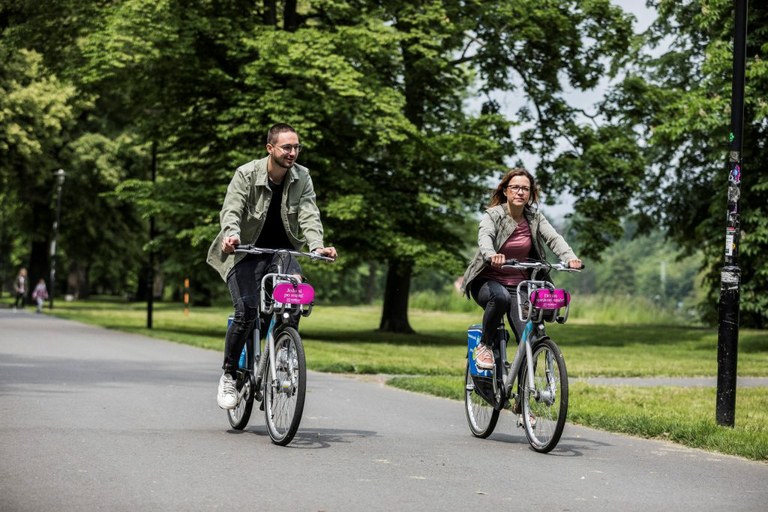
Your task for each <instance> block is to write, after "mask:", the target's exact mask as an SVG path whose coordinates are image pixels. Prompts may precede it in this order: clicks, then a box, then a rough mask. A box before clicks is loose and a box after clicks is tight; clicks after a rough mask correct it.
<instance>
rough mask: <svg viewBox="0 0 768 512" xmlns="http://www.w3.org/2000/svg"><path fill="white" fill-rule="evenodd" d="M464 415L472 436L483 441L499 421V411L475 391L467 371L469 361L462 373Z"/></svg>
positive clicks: (470, 375)
mask: <svg viewBox="0 0 768 512" xmlns="http://www.w3.org/2000/svg"><path fill="white" fill-rule="evenodd" d="M464 376H465V379H464V413H465V414H466V416H467V424H469V431H470V432H472V435H473V436H475V437H479V438H481V439H485V438H486V437H488V436H490V435H491V434H492V433H493V429H495V428H496V422H498V421H499V410H498V409H496V408H494V407H493V405H491V404H490V403H488V401H487V400H486V399H485V398H483V397H482V396H481V395H480V393H478V392H477V391H476V390H475V382H474V380H473V379H472V374H471V373H470V371H469V361H467V368H466V370H465V372H464Z"/></svg>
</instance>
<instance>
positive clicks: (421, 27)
mask: <svg viewBox="0 0 768 512" xmlns="http://www.w3.org/2000/svg"><path fill="white" fill-rule="evenodd" d="M729 6H730V3H729V2H725V1H710V2H703V1H687V2H667V1H663V2H659V6H658V8H659V9H660V12H661V13H662V14H663V15H662V16H661V17H660V21H659V22H658V23H657V25H655V26H654V27H653V28H652V30H651V31H650V32H649V33H648V34H645V35H644V37H643V38H641V37H640V36H639V35H633V34H632V28H631V18H630V17H629V16H628V15H627V14H625V13H623V12H622V11H621V10H620V9H619V8H617V7H615V6H613V5H612V4H611V3H610V2H609V1H608V0H567V1H561V2H541V1H539V0H520V1H516V2H509V1H502V0H498V1H483V0H469V1H467V0H418V1H405V0H402V1H401V0H395V1H387V2H383V1H378V0H302V1H295V0H291V1H287V0H286V1H278V0H263V1H261V2H252V1H246V0H154V1H152V2H150V1H148V0H120V1H112V0H93V1H89V2H82V1H80V0H46V1H44V2H39V1H38V0H0V57H2V61H3V64H4V65H3V67H2V68H1V69H0V186H1V187H2V189H1V190H0V220H1V221H2V229H0V274H2V275H0V279H2V280H4V281H7V280H8V279H10V278H12V274H13V273H14V272H15V269H16V267H18V266H19V265H21V264H24V265H26V266H28V267H30V271H31V277H32V279H33V280H36V279H37V278H38V277H40V276H45V275H46V272H47V269H48V266H49V259H50V255H49V245H50V239H51V228H50V226H51V225H52V222H53V215H54V214H53V211H54V208H53V205H54V204H55V197H53V196H54V190H55V187H54V178H53V171H55V170H56V169H58V168H63V169H65V170H66V172H67V178H66V182H65V184H64V188H63V197H62V210H61V211H62V218H61V232H60V235H59V244H58V251H59V258H60V261H61V263H60V266H59V268H60V271H59V276H60V277H61V281H62V282H60V283H57V286H56V288H57V290H63V289H65V288H66V289H67V290H68V291H69V292H70V293H76V294H78V295H80V296H87V295H88V294H89V293H91V292H107V293H120V294H126V295H128V296H130V297H135V298H142V296H143V294H145V293H146V292H147V286H146V281H147V275H148V274H149V268H148V265H149V257H148V254H149V252H150V251H151V252H153V253H154V254H155V255H156V256H157V258H156V260H155V261H156V264H157V269H156V272H155V274H156V275H158V276H160V277H159V278H157V282H156V283H155V290H162V289H163V288H166V289H177V290H178V289H179V288H180V286H181V283H182V282H183V279H184V278H186V277H189V278H191V286H192V297H193V299H194V300H195V301H197V302H199V303H209V302H210V301H211V300H212V299H213V298H216V297H217V296H224V295H225V293H226V289H225V287H224V285H223V283H221V282H220V281H219V280H218V277H217V276H216V274H215V273H214V272H213V271H211V270H210V269H208V268H207V267H206V265H205V263H204V255H205V252H206V250H207V246H208V244H209V243H210V240H211V239H212V238H213V235H214V233H215V232H216V230H217V222H218V218H217V215H218V210H219V207H220V204H221V200H222V198H223V195H224V190H225V188H226V185H227V183H228V181H229V179H230V177H231V175H232V173H233V171H234V169H235V167H237V166H238V165H241V164H243V163H245V162H247V161H249V160H252V159H254V158H260V157H262V156H263V155H264V154H265V152H264V150H263V145H264V140H263V138H264V135H265V132H266V129H267V128H268V127H269V126H270V125H271V124H273V123H274V122H288V123H291V124H293V125H294V126H295V127H296V128H297V130H298V131H299V134H300V136H301V138H302V142H303V143H304V144H305V145H306V147H307V150H306V151H305V152H303V153H302V155H301V163H303V164H304V165H306V166H308V167H309V168H310V170H311V171H312V175H313V179H314V182H315V185H316V189H317V191H318V201H319V203H320V207H321V210H322V212H323V215H324V222H325V225H326V228H327V235H326V239H327V242H328V243H329V244H333V245H336V246H337V247H338V249H339V251H340V253H341V255H342V259H341V260H340V262H339V263H337V264H336V265H335V266H334V267H329V268H322V269H314V268H309V269H308V271H309V273H310V274H313V273H314V275H315V278H316V279H318V280H321V281H322V282H323V283H324V284H325V283H328V286H327V288H330V287H331V284H334V283H335V284H337V286H338V287H339V288H341V289H344V287H345V286H347V285H348V284H350V283H351V286H352V288H355V289H357V290H358V291H359V292H360V295H365V296H366V298H370V297H371V290H372V289H373V287H374V285H377V286H379V287H381V288H383V297H384V306H383V313H382V321H381V326H380V327H381V329H383V330H390V331H402V332H409V331H410V330H411V327H410V325H409V322H408V315H407V311H408V297H409V290H410V287H411V282H412V278H413V277H414V276H415V275H423V271H424V270H425V269H427V270H429V269H438V270H440V271H442V272H445V273H449V274H458V273H460V272H461V269H462V267H463V265H464V264H465V262H466V252H467V246H468V245H471V244H472V243H473V240H472V238H473V236H472V233H473V231H474V230H473V229H467V226H468V225H472V223H473V222H476V217H475V216H476V214H477V212H478V211H479V210H480V209H481V208H482V204H483V203H484V202H485V200H486V199H487V186H488V184H489V183H490V182H493V181H494V180H495V179H497V178H498V176H499V174H500V173H501V172H503V170H504V168H505V162H507V161H509V160H510V159H514V155H515V154H516V153H517V152H518V151H520V150H526V151H529V152H533V153H535V154H537V155H538V156H539V157H540V158H541V166H540V168H539V169H537V170H536V171H537V174H538V175H539V176H540V177H541V181H542V184H543V185H544V186H545V188H551V189H552V190H553V191H555V192H557V191H562V190H568V191H570V192H571V193H573V194H574V196H576V198H577V201H576V211H577V213H578V215H579V217H580V218H582V219H584V221H583V222H581V223H580V224H579V227H578V231H577V234H578V237H579V239H580V241H581V244H582V245H581V246H582V248H583V252H584V255H586V256H591V257H598V256H599V255H600V254H601V253H602V252H603V250H604V249H605V248H606V247H607V246H608V245H610V244H611V243H612V242H613V241H615V240H618V239H620V238H621V236H622V217H623V216H625V215H627V214H630V213H633V212H634V213H638V210H639V209H638V208H636V207H635V206H636V205H642V211H640V213H642V214H643V215H641V216H640V220H638V225H639V226H640V227H641V228H645V227H648V228H650V227H654V226H663V227H665V228H667V229H668V231H669V234H670V236H672V237H674V238H675V239H676V240H677V241H678V243H679V244H680V245H681V246H683V247H684V248H687V249H688V250H689V251H692V250H693V249H695V248H699V247H703V248H704V249H705V251H706V253H707V265H708V266H709V267H710V268H712V269H716V267H717V252H718V251H717V248H719V247H721V246H722V242H721V238H722V237H721V236H719V235H720V234H721V231H722V229H721V228H720V227H718V226H719V224H721V220H722V218H723V215H721V214H720V213H718V212H720V211H724V205H725V202H724V198H723V200H722V201H719V196H718V194H720V193H719V192H718V190H719V188H718V187H719V186H720V185H719V184H720V182H721V181H723V180H724V178H721V177H720V175H721V174H722V173H720V172H719V171H720V168H721V167H722V166H719V165H717V164H713V162H722V161H723V155H724V149H723V146H722V144H719V142H718V141H719V140H720V139H719V138H718V137H720V138H722V133H727V119H728V118H727V116H723V113H724V112H725V111H727V95H726V94H724V93H723V91H726V90H728V84H727V77H728V69H727V67H728V66H727V65H728V59H727V53H728V46H727V45H728V41H729V40H730V36H729V32H728V30H729V17H728V16H729ZM690 13H694V14H695V16H690ZM760 20H765V8H764V7H761V6H757V7H754V8H753V9H752V14H751V18H750V23H751V26H753V27H758V28H756V29H754V30H753V31H752V32H751V34H752V38H751V39H750V54H749V55H750V68H749V75H748V77H749V80H750V85H749V87H750V89H749V91H748V97H749V98H751V99H750V102H749V105H748V116H747V118H748V119H749V123H750V127H749V128H748V129H747V132H746V136H745V140H746V141H747V143H746V144H745V146H748V147H749V149H748V150H747V151H745V159H744V160H745V163H746V164H747V170H748V172H747V173H746V174H745V176H746V179H745V182H744V200H745V202H747V203H749V204H755V205H764V204H765V197H764V196H765V183H763V181H764V180H763V179H762V178H760V177H759V176H760V173H759V166H760V165H765V164H764V162H765V161H767V160H766V159H765V158H761V156H764V155H762V153H760V152H761V151H764V149H765V148H764V147H763V146H760V145H759V144H756V143H754V142H750V141H754V140H763V141H764V139H765V137H764V133H763V132H764V130H765V110H766V108H765V105H764V104H763V103H764V102H763V103H761V102H760V101H761V100H759V98H760V97H761V96H760V92H761V91H765V89H766V87H765V76H766V73H765V71H764V65H763V64H762V61H760V60H759V59H758V58H757V57H758V56H759V54H760V51H761V46H760V44H761V43H760V41H765V39H766V37H765V30H766V29H764V28H761V27H762V26H766V24H765V23H763V24H762V25H760V24H759V21H760ZM664 37H668V38H671V39H672V41H673V44H672V46H671V48H672V50H671V51H670V52H666V53H664V54H663V55H661V56H658V55H654V54H649V53H648V52H647V51H646V50H645V48H647V46H643V44H642V43H643V42H645V43H649V42H650V43H652V42H653V41H655V40H658V39H660V38H664ZM665 41H667V39H665ZM633 45H634V46H633ZM689 61H690V62H692V64H691V65H689ZM620 73H625V74H626V75H625V76H626V78H625V79H624V80H623V81H622V82H621V84H620V86H619V87H617V88H616V89H615V90H614V91H612V93H611V94H610V95H609V96H608V97H607V98H606V101H605V102H603V103H601V104H600V105H598V106H596V112H594V113H592V114H590V115H591V116H592V122H591V124H585V123H584V122H583V119H585V118H584V115H583V114H584V113H583V112H582V111H581V110H580V109H578V108H576V107H574V106H573V105H571V104H569V102H568V93H569V92H572V91H574V90H590V89H592V88H594V87H595V86H596V85H597V84H598V83H600V82H601V80H605V79H607V78H611V77H617V76H619V74H620ZM500 94H512V95H516V96H517V97H519V98H520V99H521V104H523V105H524V106H523V108H522V109H520V110H519V111H517V112H508V111H505V110H504V109H503V108H502V107H501V105H500V103H499V102H498V101H497V98H498V97H499V95H500ZM764 96H765V95H764V94H763V97H764ZM470 103H471V104H472V105H479V108H476V109H473V108H469V105H470ZM516 127H517V128H519V129H517V130H515V129H514V128H516ZM520 129H522V132H521V131H520ZM723 129H724V130H725V131H722V130H723ZM718 133H719V134H720V135H718ZM761 136H762V139H761V138H760V137H761ZM564 141H566V145H568V144H570V147H566V148H565V150H564V149H563V148H564ZM761 144H762V143H761ZM670 162H673V163H674V165H670ZM752 162H753V163H752ZM750 165H754V168H755V169H756V171H755V172H754V173H751V174H750V173H749V170H750V167H749V166H750ZM723 176H724V175H723ZM761 180H762V181H761ZM713 197H714V200H712V198H713ZM760 199H763V201H762V202H761V203H760V202H758V201H759V200H760ZM721 203H722V204H721ZM759 208H760V207H756V208H755V210H754V214H753V213H752V212H749V213H746V214H745V215H744V217H743V226H744V229H745V237H744V238H743V241H744V247H743V249H742V254H743V257H744V258H745V265H744V267H745V273H744V282H745V291H746V293H745V297H746V298H747V300H748V301H750V303H752V304H754V305H755V306H754V307H753V309H750V310H749V311H751V312H752V314H753V316H752V317H750V318H751V319H752V321H755V322H757V323H759V321H760V320H759V319H760V318H762V317H760V314H763V315H764V313H759V312H758V311H763V312H764V311H765V310H766V308H765V307H764V306H763V307H762V309H761V310H760V309H759V307H760V304H762V302H760V301H761V300H768V299H762V298H760V297H759V296H758V295H757V293H756V290H758V289H760V288H759V286H763V289H764V288H765V281H766V279H768V276H766V274H765V273H766V272H768V270H766V265H765V264H764V263H765V262H764V260H763V259H761V258H764V256H763V254H764V252H765V251H764V250H762V248H764V246H765V244H766V242H768V235H766V234H765V233H764V231H765V230H766V227H765V224H764V221H759V219H760V218H761V217H760V215H758V214H759V213H761V212H760V211H759ZM762 218H765V216H764V215H763V216H762ZM150 220H152V221H153V225H154V227H155V229H154V230H153V232H152V233H150V228H149V225H150ZM761 222H763V224H761ZM383 272H385V274H384V275H385V278H384V279H383V282H379V280H378V276H379V275H380V274H381V273H383ZM163 280H164V282H163ZM65 281H66V282H65ZM328 293H332V292H331V291H330V290H329V292H328ZM747 300H745V302H747Z"/></svg>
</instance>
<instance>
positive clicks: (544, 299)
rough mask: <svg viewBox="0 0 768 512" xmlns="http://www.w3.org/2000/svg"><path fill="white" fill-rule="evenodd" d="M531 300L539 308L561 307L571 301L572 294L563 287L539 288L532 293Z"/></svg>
mask: <svg viewBox="0 0 768 512" xmlns="http://www.w3.org/2000/svg"><path fill="white" fill-rule="evenodd" d="M531 302H532V303H533V305H534V307H537V308H539V309H560V308H564V307H565V306H567V305H568V303H569V302H571V294H570V293H568V292H567V291H565V290H562V289H557V290H545V289H539V290H536V291H534V292H533V293H531Z"/></svg>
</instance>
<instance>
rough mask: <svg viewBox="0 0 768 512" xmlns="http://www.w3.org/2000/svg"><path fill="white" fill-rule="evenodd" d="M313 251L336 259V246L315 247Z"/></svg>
mask: <svg viewBox="0 0 768 512" xmlns="http://www.w3.org/2000/svg"><path fill="white" fill-rule="evenodd" d="M312 252H316V253H317V254H319V255H321V256H325V257H327V258H333V259H336V248H335V247H319V248H317V249H315V250H314V251H312Z"/></svg>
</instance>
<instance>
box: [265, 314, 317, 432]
mask: <svg viewBox="0 0 768 512" xmlns="http://www.w3.org/2000/svg"><path fill="white" fill-rule="evenodd" d="M266 366H267V367H266V369H265V374H264V416H265V418H266V423H267V431H268V432H269V437H270V438H271V439H272V442H273V443H275V444H277V445H280V446H285V445H287V444H288V443H290V442H291V440H292V439H293V436H294V435H296V431H297V430H298V429H299V423H301V414H302V413H303V412H304V395H305V393H306V388H307V367H306V359H305V356H304V345H303V344H302V342H301V337H300V336H299V333H298V332H297V331H296V329H294V328H293V327H285V328H283V329H281V330H280V332H279V333H278V335H277V339H276V340H275V370H276V375H277V378H276V379H275V380H274V381H272V368H271V367H270V366H271V363H270V361H269V360H267V365H266Z"/></svg>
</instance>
